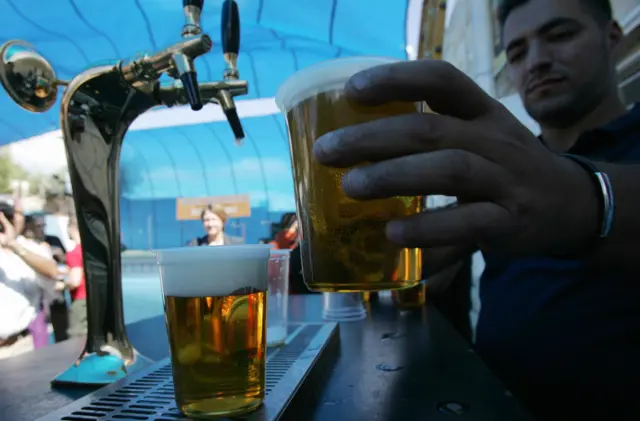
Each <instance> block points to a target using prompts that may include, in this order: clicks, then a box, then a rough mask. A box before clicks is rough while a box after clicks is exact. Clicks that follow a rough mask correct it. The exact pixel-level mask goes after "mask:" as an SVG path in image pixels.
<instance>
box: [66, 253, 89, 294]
mask: <svg viewBox="0 0 640 421" xmlns="http://www.w3.org/2000/svg"><path fill="white" fill-rule="evenodd" d="M67 266H69V269H70V270H71V269H72V268H80V269H82V268H83V267H84V265H83V263H82V247H80V244H78V245H77V246H76V247H75V248H74V249H73V250H71V251H69V252H67ZM71 298H72V299H73V300H74V301H75V300H86V299H87V287H86V285H85V282H84V271H83V272H82V281H81V282H80V285H78V288H76V289H74V290H72V291H71Z"/></svg>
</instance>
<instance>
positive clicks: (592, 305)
mask: <svg viewBox="0 0 640 421" xmlns="http://www.w3.org/2000/svg"><path fill="white" fill-rule="evenodd" d="M569 152H570V153H573V154H577V155H582V156H585V157H588V158H591V159H593V160H594V161H606V162H616V163H640V106H638V105H636V106H635V107H634V108H633V109H632V110H631V111H630V112H628V113H627V114H626V115H625V116H623V117H621V118H620V119H618V120H616V121H614V122H612V123H610V124H608V125H606V126H604V127H600V128H598V129H596V130H593V131H590V132H587V133H584V134H583V135H582V136H581V137H580V138H579V140H578V141H577V143H576V144H575V146H574V147H573V148H572V149H571V150H570V151H569ZM638 182H639V183H640V180H638ZM614 189H615V186H614ZM638 218H640V214H639V215H638ZM638 255H639V257H638V258H640V250H639V251H638ZM484 257H485V260H486V269H485V271H484V273H483V275H482V278H481V283H480V298H481V303H482V309H481V312H480V318H479V320H478V326H477V332H476V350H477V352H478V353H479V354H480V356H481V357H482V358H483V359H484V360H485V361H486V362H487V364H488V365H489V366H490V367H491V368H492V370H493V371H494V372H495V373H496V374H497V375H498V376H499V377H500V378H501V379H502V380H503V381H504V382H505V384H506V386H507V387H508V388H510V389H511V391H512V392H513V393H514V395H515V396H517V397H518V398H520V400H521V401H523V403H524V404H525V405H526V406H527V407H528V408H529V409H530V410H531V411H532V412H533V413H534V414H537V415H539V416H540V419H544V420H547V419H564V420H586V419H602V420H604V421H608V420H611V421H614V420H616V421H617V420H627V419H628V420H632V419H633V420H640V273H637V272H631V271H627V270H625V268H624V267H619V268H617V269H616V270H605V269H598V268H594V267H593V265H587V260H586V259H588V258H585V259H579V258H578V259H562V258H555V257H550V256H534V257H526V258H513V257H509V256H507V255H500V254H495V253H486V254H485V256H484Z"/></svg>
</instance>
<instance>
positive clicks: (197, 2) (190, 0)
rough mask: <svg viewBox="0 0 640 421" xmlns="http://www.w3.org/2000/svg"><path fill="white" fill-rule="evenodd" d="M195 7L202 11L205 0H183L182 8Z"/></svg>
mask: <svg viewBox="0 0 640 421" xmlns="http://www.w3.org/2000/svg"><path fill="white" fill-rule="evenodd" d="M187 6H195V7H197V8H198V9H200V10H202V7H203V6H204V0H182V7H187Z"/></svg>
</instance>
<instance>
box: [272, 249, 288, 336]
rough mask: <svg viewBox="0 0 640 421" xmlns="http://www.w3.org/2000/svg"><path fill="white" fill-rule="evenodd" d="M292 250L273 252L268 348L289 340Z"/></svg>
mask: <svg viewBox="0 0 640 421" xmlns="http://www.w3.org/2000/svg"><path fill="white" fill-rule="evenodd" d="M289 254H290V250H271V257H270V258H269V294H268V295H269V296H268V298H267V309H268V310H267V346H280V345H283V344H284V343H285V341H286V339H287V311H288V302H289Z"/></svg>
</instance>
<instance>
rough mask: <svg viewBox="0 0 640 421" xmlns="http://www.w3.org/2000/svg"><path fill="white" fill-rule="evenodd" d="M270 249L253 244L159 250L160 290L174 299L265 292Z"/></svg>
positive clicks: (266, 246) (267, 281)
mask: <svg viewBox="0 0 640 421" xmlns="http://www.w3.org/2000/svg"><path fill="white" fill-rule="evenodd" d="M270 249H271V247H270V246H269V245H268V244H255V245H237V246H211V247H183V248H175V249H164V250H158V251H156V256H157V262H158V267H159V270H160V279H161V281H162V291H163V293H164V294H165V295H170V296H174V297H203V296H218V297H219V296H225V295H232V294H234V293H237V292H238V290H242V289H244V288H253V289H256V290H259V291H266V290H267V287H268V285H269V276H268V272H267V270H268V264H269V256H270Z"/></svg>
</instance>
